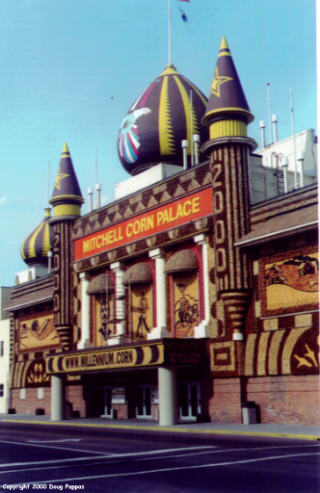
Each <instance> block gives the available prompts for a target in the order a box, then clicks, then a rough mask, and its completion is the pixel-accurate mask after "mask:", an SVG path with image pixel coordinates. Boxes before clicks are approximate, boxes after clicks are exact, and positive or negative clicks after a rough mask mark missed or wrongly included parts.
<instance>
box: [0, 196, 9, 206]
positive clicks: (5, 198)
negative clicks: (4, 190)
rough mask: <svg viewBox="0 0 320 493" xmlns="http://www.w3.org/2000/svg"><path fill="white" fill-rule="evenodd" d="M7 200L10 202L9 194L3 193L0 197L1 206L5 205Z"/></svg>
mask: <svg viewBox="0 0 320 493" xmlns="http://www.w3.org/2000/svg"><path fill="white" fill-rule="evenodd" d="M7 202H8V195H2V196H1V197H0V207H2V206H3V205H5V204H6V203H7Z"/></svg>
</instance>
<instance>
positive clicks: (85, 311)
mask: <svg viewBox="0 0 320 493" xmlns="http://www.w3.org/2000/svg"><path fill="white" fill-rule="evenodd" d="M79 277H80V280H81V339H80V341H79V342H78V349H84V348H85V347H86V343H87V342H89V341H90V296H89V295H88V293H87V290H88V286H89V280H88V275H87V273H86V272H81V273H80V276H79Z"/></svg>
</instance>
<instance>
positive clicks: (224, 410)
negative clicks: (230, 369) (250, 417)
mask: <svg viewBox="0 0 320 493" xmlns="http://www.w3.org/2000/svg"><path fill="white" fill-rule="evenodd" d="M212 385H213V393H212V397H211V398H210V399H209V402H208V405H209V406H208V407H209V416H210V420H211V421H218V422H223V423H241V421H242V417H241V387H240V379H239V378H216V379H214V380H213V383H212Z"/></svg>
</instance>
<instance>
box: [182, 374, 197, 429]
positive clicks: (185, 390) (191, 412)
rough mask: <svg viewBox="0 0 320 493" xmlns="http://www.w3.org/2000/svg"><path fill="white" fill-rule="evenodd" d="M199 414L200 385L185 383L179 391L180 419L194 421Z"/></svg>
mask: <svg viewBox="0 0 320 493" xmlns="http://www.w3.org/2000/svg"><path fill="white" fill-rule="evenodd" d="M200 413H201V403H200V384H199V383H196V382H189V383H185V384H183V385H182V386H181V389H180V418H181V419H192V420H195V419H196V418H197V416H198V415H199V414H200Z"/></svg>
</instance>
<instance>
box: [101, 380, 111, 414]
mask: <svg viewBox="0 0 320 493" xmlns="http://www.w3.org/2000/svg"><path fill="white" fill-rule="evenodd" d="M103 392H104V406H103V410H104V413H103V416H106V417H107V418H111V417H112V387H104V389H103Z"/></svg>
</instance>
